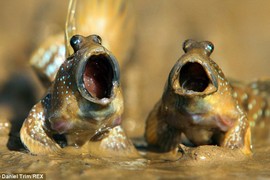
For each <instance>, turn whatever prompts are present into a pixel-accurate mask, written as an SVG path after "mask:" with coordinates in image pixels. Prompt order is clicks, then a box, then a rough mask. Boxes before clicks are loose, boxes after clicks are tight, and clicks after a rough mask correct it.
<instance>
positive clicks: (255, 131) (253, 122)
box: [231, 79, 270, 143]
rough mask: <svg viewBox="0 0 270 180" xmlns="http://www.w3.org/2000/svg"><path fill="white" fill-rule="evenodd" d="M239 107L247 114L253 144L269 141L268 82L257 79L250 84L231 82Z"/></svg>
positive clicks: (269, 101) (269, 99) (269, 83)
mask: <svg viewBox="0 0 270 180" xmlns="http://www.w3.org/2000/svg"><path fill="white" fill-rule="evenodd" d="M231 84H232V87H233V90H234V94H233V96H234V97H235V98H236V99H237V100H238V102H239V105H240V106H241V107H242V108H243V109H244V111H245V112H246V113H247V117H248V120H249V124H250V127H251V130H252V141H253V142H254V143H256V142H259V141H263V142H264V143H266V142H267V140H269V138H268V137H269V133H268V128H267V127H269V126H270V124H269V123H270V121H269V120H270V106H269V105H270V80H269V79H259V80H256V81H253V82H251V83H241V82H235V81H232V82H231Z"/></svg>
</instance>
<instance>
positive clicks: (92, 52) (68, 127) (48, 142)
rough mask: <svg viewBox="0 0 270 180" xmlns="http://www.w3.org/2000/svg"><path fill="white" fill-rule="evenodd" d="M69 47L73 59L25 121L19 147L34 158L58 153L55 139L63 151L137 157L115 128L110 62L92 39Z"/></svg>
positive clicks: (115, 91)
mask: <svg viewBox="0 0 270 180" xmlns="http://www.w3.org/2000/svg"><path fill="white" fill-rule="evenodd" d="M70 42H71V45H72V47H73V49H74V54H73V55H71V56H70V57H69V58H67V60H66V61H65V62H64V63H63V64H62V65H61V66H60V68H59V70H58V73H57V75H56V78H55V80H54V81H53V83H52V85H51V87H50V88H49V89H48V92H47V94H46V95H45V97H44V98H43V99H42V100H41V101H40V102H38V103H37V104H36V105H35V106H34V107H33V108H32V110H31V112H30V113H29V116H28V117H27V118H26V120H25V122H24V124H23V126H22V128H21V131H20V135H21V140H22V142H23V144H24V145H25V146H26V147H27V148H28V149H29V151H30V152H31V153H33V154H47V153H51V152H54V153H62V152H63V151H64V149H65V148H62V147H61V145H60V144H58V143H57V140H56V139H55V138H54V137H55V136H56V135H58V136H63V137H65V139H66V141H67V142H66V144H65V146H71V147H77V148H78V149H80V148H81V147H82V148H81V149H82V151H85V149H86V151H87V152H88V153H90V154H94V155H97V156H112V155H115V156H122V155H123V156H133V155H137V152H136V150H135V148H134V147H133V145H132V143H131V142H130V141H129V139H128V138H127V137H126V135H125V133H124V131H123V130H122V127H121V125H120V124H121V115H122V113H123V98H122V93H121V88H120V82H119V79H120V77H119V66H118V63H117V61H116V59H115V57H114V56H113V55H112V54H111V53H110V52H109V51H108V50H107V49H105V48H104V47H103V46H102V45H101V38H100V37H99V36H97V35H91V36H88V37H83V36H80V35H76V36H73V37H72V38H71V41H70ZM116 132H117V133H116ZM85 147H86V148H85ZM78 151H79V150H78ZM119 151H121V153H119Z"/></svg>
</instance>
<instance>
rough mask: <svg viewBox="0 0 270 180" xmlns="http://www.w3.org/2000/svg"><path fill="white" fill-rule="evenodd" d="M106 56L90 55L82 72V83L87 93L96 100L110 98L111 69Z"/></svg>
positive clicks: (112, 74) (112, 75) (111, 86)
mask: <svg viewBox="0 0 270 180" xmlns="http://www.w3.org/2000/svg"><path fill="white" fill-rule="evenodd" d="M109 58H110V57H109V56H107V55H106V54H99V55H92V56H90V57H89V59H88V60H87V63H86V65H85V69H84V72H83V83H84V86H85V88H86V90H87V91H88V93H89V94H90V95H91V96H92V97H93V98H96V99H102V98H110V97H111V94H112V88H113V78H114V73H113V67H112V64H111V63H110V59H109Z"/></svg>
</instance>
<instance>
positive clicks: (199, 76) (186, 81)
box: [179, 62, 211, 92]
mask: <svg viewBox="0 0 270 180" xmlns="http://www.w3.org/2000/svg"><path fill="white" fill-rule="evenodd" d="M179 82H180V86H181V88H182V89H183V90H185V91H193V92H204V91H205V90H206V89H207V87H208V86H209V84H210V83H211V80H210V79H209V77H208V75H207V72H206V70H205V69H204V68H203V66H202V65H201V64H200V63H197V62H188V63H186V64H185V65H183V67H182V68H181V70H180V76H179Z"/></svg>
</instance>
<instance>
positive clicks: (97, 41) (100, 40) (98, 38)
mask: <svg viewBox="0 0 270 180" xmlns="http://www.w3.org/2000/svg"><path fill="white" fill-rule="evenodd" d="M92 37H93V41H94V42H95V43H98V44H100V45H101V43H102V39H101V37H100V36H99V35H93V36H92Z"/></svg>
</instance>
